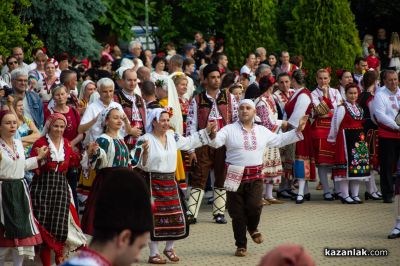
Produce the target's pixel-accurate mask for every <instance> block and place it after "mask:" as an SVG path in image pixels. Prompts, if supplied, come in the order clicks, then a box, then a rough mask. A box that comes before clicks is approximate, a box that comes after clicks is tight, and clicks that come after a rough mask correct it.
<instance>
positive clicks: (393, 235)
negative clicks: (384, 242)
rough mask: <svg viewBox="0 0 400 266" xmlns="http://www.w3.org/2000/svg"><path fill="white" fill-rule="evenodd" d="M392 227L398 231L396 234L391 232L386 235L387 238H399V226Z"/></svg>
mask: <svg viewBox="0 0 400 266" xmlns="http://www.w3.org/2000/svg"><path fill="white" fill-rule="evenodd" d="M394 229H397V230H398V231H399V232H398V233H397V234H393V233H392V234H390V235H388V238H389V239H395V238H399V237H400V228H398V227H395V228H394Z"/></svg>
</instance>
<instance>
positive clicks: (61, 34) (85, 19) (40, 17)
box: [27, 0, 105, 57]
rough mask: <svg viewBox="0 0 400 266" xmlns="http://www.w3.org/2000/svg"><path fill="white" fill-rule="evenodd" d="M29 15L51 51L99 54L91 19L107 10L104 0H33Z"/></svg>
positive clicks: (78, 54)
mask: <svg viewBox="0 0 400 266" xmlns="http://www.w3.org/2000/svg"><path fill="white" fill-rule="evenodd" d="M31 2H32V6H31V8H30V9H29V10H28V11H27V15H28V17H29V18H30V19H32V21H33V23H34V25H35V28H34V29H35V30H36V31H37V33H38V35H39V37H40V38H41V39H42V40H43V41H44V42H45V44H46V48H47V50H48V52H49V54H50V55H54V54H57V53H60V52H63V51H67V52H69V53H70V54H71V55H73V56H77V57H88V56H89V57H98V56H99V50H100V49H101V48H100V44H99V43H98V42H97V41H96V40H95V39H94V38H93V25H92V22H93V21H95V20H97V19H98V17H99V16H100V15H101V14H102V13H103V12H104V11H105V7H104V5H103V3H102V2H101V0H91V1H79V0H63V1H48V0H31Z"/></svg>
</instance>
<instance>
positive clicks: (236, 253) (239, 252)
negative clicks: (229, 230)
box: [235, 248, 247, 257]
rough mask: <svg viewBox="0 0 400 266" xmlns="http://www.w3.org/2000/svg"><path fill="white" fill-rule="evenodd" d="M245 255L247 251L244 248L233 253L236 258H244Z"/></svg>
mask: <svg viewBox="0 0 400 266" xmlns="http://www.w3.org/2000/svg"><path fill="white" fill-rule="evenodd" d="M246 255H247V250H246V249H245V248H237V249H236V252H235V256H236V257H244V256H246Z"/></svg>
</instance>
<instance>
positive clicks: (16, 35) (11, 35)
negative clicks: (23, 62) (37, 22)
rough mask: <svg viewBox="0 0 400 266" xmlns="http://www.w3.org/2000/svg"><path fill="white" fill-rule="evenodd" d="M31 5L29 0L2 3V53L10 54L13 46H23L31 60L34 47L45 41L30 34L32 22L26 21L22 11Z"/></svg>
mask: <svg viewBox="0 0 400 266" xmlns="http://www.w3.org/2000/svg"><path fill="white" fill-rule="evenodd" d="M29 6H30V3H29V1H28V0H7V1H4V2H2V3H1V4H0V40H1V41H0V54H1V55H3V56H8V55H10V54H11V49H12V47H15V46H21V47H22V48H24V50H25V54H26V56H25V58H26V59H28V60H29V55H30V54H31V51H32V49H34V48H38V47H41V46H42V45H43V43H42V42H41V41H40V40H38V38H37V37H36V36H35V35H33V34H29V29H31V28H32V24H31V23H26V22H25V21H24V17H23V16H22V15H21V13H22V12H23V11H24V10H25V9H26V8H28V7H29Z"/></svg>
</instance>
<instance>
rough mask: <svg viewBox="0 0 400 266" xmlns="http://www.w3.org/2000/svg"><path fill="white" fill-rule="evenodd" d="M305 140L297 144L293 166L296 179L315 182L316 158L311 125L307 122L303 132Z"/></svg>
mask: <svg viewBox="0 0 400 266" xmlns="http://www.w3.org/2000/svg"><path fill="white" fill-rule="evenodd" d="M303 136H304V139H303V140H302V141H298V142H296V152H295V160H294V166H293V172H294V177H295V178H298V179H304V180H309V181H315V179H316V175H315V158H314V149H313V140H312V137H311V124H310V122H307V124H306V127H305V128H304V130H303Z"/></svg>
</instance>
